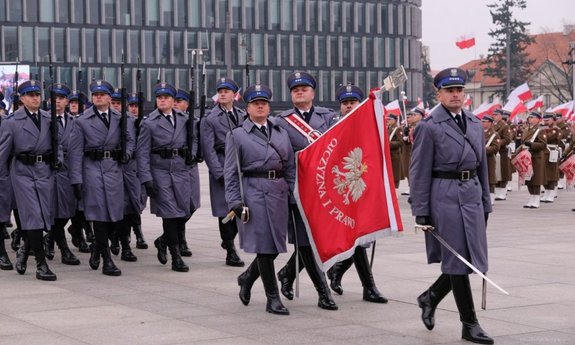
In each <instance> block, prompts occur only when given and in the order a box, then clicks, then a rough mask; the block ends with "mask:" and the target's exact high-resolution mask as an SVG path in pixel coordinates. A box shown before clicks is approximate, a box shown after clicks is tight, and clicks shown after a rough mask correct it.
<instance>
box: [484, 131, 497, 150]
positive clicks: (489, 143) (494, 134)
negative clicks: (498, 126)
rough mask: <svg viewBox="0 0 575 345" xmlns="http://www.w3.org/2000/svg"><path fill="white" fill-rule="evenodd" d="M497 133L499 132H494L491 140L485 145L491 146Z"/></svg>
mask: <svg viewBox="0 0 575 345" xmlns="http://www.w3.org/2000/svg"><path fill="white" fill-rule="evenodd" d="M496 135H497V133H493V134H491V138H489V141H487V144H485V147H486V148H487V147H489V145H491V143H492V142H493V139H495V136H496Z"/></svg>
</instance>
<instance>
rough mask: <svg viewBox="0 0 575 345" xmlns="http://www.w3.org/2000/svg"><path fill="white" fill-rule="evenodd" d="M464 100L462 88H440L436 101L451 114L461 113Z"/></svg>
mask: <svg viewBox="0 0 575 345" xmlns="http://www.w3.org/2000/svg"><path fill="white" fill-rule="evenodd" d="M464 99H465V92H464V90H463V88H462V87H450V88H448V89H445V88H441V89H439V91H437V100H438V101H439V102H441V104H443V106H444V107H446V108H447V109H448V110H449V111H451V112H453V113H459V112H460V111H461V107H463V101H464Z"/></svg>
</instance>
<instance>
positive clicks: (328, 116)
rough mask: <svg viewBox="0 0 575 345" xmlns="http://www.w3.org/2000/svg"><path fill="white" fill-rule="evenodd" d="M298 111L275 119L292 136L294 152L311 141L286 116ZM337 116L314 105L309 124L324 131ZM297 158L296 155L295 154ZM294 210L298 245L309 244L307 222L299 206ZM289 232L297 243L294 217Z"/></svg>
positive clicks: (290, 220)
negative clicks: (294, 231)
mask: <svg viewBox="0 0 575 345" xmlns="http://www.w3.org/2000/svg"><path fill="white" fill-rule="evenodd" d="M294 113H296V111H295V109H289V110H286V111H284V112H282V113H280V114H278V115H277V116H276V117H275V119H276V123H277V125H278V126H280V127H282V128H283V129H285V130H286V131H287V133H288V135H289V138H290V142H291V145H292V147H293V150H294V152H297V151H299V150H301V149H304V148H306V147H307V146H308V145H309V141H308V140H307V137H305V136H304V135H303V134H301V133H300V132H298V130H297V129H295V128H293V126H292V125H290V124H289V123H288V122H287V121H286V120H285V119H284V118H285V117H286V116H288V115H291V114H294ZM336 117H337V114H336V113H335V112H334V111H333V110H331V109H328V108H323V107H316V106H314V108H313V113H312V115H311V118H310V120H309V125H310V126H311V127H312V128H313V129H315V130H317V131H319V132H321V133H323V132H325V131H327V130H328V129H329V127H331V126H332V125H333V124H334V123H335V122H336ZM294 159H295V156H294ZM293 203H295V201H292V204H293ZM290 208H291V209H292V210H293V214H294V218H295V223H296V230H297V244H298V246H309V245H310V241H309V238H308V236H307V232H306V230H305V224H304V222H303V219H302V217H301V215H300V213H299V210H298V209H297V207H295V206H292V207H290ZM289 223H290V226H289V233H288V241H289V243H295V242H296V241H295V240H296V238H295V237H294V234H293V228H294V227H293V221H292V217H290V218H289Z"/></svg>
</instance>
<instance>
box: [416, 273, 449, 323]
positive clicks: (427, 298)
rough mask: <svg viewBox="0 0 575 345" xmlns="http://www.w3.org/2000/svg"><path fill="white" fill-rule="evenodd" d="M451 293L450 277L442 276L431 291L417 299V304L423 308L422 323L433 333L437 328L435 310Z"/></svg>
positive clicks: (431, 287) (430, 288) (428, 290)
mask: <svg viewBox="0 0 575 345" xmlns="http://www.w3.org/2000/svg"><path fill="white" fill-rule="evenodd" d="M449 291H451V281H450V279H449V275H447V274H442V275H440V276H439V278H437V280H436V281H435V282H434V283H433V284H432V285H431V286H430V287H429V289H427V290H426V291H425V292H423V293H422V294H421V295H419V297H417V304H418V305H419V307H420V308H421V321H423V324H424V325H425V328H427V329H428V330H430V331H431V330H432V329H433V327H434V326H435V309H436V308H437V305H438V304H439V302H441V300H442V299H443V298H444V297H445V296H446V295H447V294H448V293H449Z"/></svg>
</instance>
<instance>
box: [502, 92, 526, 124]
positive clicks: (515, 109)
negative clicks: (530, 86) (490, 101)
mask: <svg viewBox="0 0 575 345" xmlns="http://www.w3.org/2000/svg"><path fill="white" fill-rule="evenodd" d="M502 109H503V110H507V111H508V112H510V113H511V115H509V120H513V118H514V117H515V115H517V114H519V113H523V112H526V111H527V107H526V106H525V104H524V103H523V101H522V100H521V99H519V98H517V97H514V98H513V99H511V100H510V101H509V102H507V104H505V105H504V106H503V108H502Z"/></svg>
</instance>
